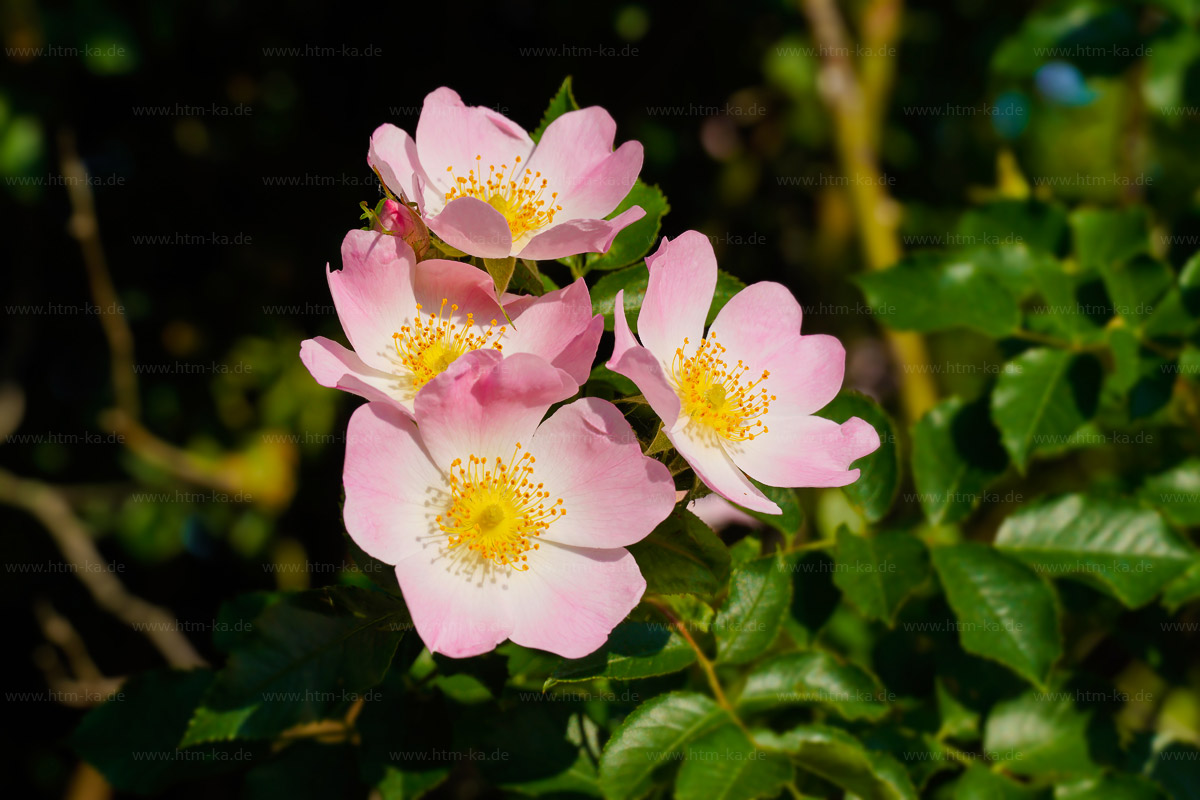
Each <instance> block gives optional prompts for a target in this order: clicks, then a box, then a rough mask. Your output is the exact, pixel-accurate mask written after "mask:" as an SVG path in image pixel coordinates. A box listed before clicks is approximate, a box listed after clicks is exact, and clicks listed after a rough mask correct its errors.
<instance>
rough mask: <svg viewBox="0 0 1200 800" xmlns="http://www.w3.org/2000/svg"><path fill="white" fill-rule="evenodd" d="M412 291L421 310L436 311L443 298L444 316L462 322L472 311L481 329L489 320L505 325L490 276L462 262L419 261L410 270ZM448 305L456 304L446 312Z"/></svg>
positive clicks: (494, 285)
mask: <svg viewBox="0 0 1200 800" xmlns="http://www.w3.org/2000/svg"><path fill="white" fill-rule="evenodd" d="M413 292H414V293H415V294H416V297H417V302H418V303H420V304H421V305H422V309H421V310H422V312H423V313H426V314H431V313H432V314H436V313H437V311H438V309H439V308H440V307H441V304H442V301H443V300H447V301H449V302H448V303H447V306H446V309H445V312H444V313H443V316H444V317H450V316H453V318H454V319H456V320H458V321H461V322H465V321H466V318H467V314H473V315H474V316H475V324H476V325H478V326H480V327H483V328H486V327H487V326H488V325H489V324H490V323H491V321H492V320H493V319H494V320H497V322H498V324H500V325H503V324H505V323H504V322H503V320H504V312H503V310H502V309H501V308H500V304H499V303H497V302H496V284H495V282H494V281H492V276H491V275H488V274H487V273H486V272H484V271H483V270H481V269H478V268H476V267H473V266H471V265H470V264H467V263H464V262H462V261H445V260H442V259H437V258H434V259H428V260H426V261H421V262H419V263H418V264H417V267H416V270H414V272H413ZM451 304H453V305H457V306H458V311H457V312H456V313H453V314H452V312H451V311H450V305H451ZM505 341H507V339H505Z"/></svg>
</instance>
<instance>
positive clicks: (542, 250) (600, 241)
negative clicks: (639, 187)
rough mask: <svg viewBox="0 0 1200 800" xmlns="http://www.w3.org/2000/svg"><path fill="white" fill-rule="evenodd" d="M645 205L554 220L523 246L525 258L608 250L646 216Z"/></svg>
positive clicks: (560, 256) (539, 259)
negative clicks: (597, 215) (606, 216)
mask: <svg viewBox="0 0 1200 800" xmlns="http://www.w3.org/2000/svg"><path fill="white" fill-rule="evenodd" d="M644 216H646V212H645V211H644V210H643V209H642V207H641V206H633V207H632V208H628V209H626V210H624V211H622V212H621V213H620V214H618V215H617V216H616V217H614V218H613V219H576V220H570V221H568V222H563V223H557V222H556V223H554V224H553V225H551V226H550V227H548V228H546V229H545V230H544V231H543V232H542V233H539V234H537V235H535V236H534V237H533V238H532V239H530V240H529V243H528V244H526V245H525V246H524V247H523V248H521V250H520V256H521V258H530V259H533V260H535V261H545V260H547V259H551V258H566V257H567V256H574V255H578V254H580V253H607V252H608V248H610V247H612V243H613V239H616V238H617V234H618V233H620V232H621V231H622V230H624V229H625V228H627V227H629V226H630V225H632V224H633V223H635V222H637V221H638V220H639V219H641V218H642V217H644Z"/></svg>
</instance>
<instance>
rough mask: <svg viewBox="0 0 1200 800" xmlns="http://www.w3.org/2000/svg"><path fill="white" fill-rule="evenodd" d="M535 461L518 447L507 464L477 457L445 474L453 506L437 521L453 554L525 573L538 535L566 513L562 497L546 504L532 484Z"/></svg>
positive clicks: (542, 490) (544, 494) (538, 487)
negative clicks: (459, 550) (461, 550)
mask: <svg viewBox="0 0 1200 800" xmlns="http://www.w3.org/2000/svg"><path fill="white" fill-rule="evenodd" d="M534 461H536V459H535V458H534V457H533V456H532V455H530V454H529V453H527V452H521V444H520V442H518V443H517V447H516V449H515V450H514V451H513V456H512V458H511V459H509V463H506V462H505V461H504V459H502V458H500V457H497V458H496V459H495V461H487V460H485V459H482V458H479V457H478V456H475V455H471V456H468V457H467V462H466V464H464V463H463V460H462V459H461V458H456V459H454V463H452V464H451V465H450V471H449V475H450V496H451V501H452V502H451V504H450V508H449V510H448V511H446V513H445V514H442V515H439V516H438V518H437V524H438V527H439V528H441V529H442V530H443V531H445V532H446V533H447V534H448V535H449V537H450V548H451V549H452V550H453V549H455V548H459V547H462V548H465V550H466V551H469V552H472V553H475V554H476V555H477V556H478V557H480V558H482V559H483V560H484V561H488V562H491V563H493V564H495V565H497V566H501V567H512V568H513V569H515V570H519V571H522V572H524V571H525V570H528V569H529V565H528V563H526V562H527V561H528V560H529V556H527V555H526V553H528V552H529V551H530V550H537V549H538V548H539V544H538V542H537V541H536V539H537V538H538V537H539V536H541V535H542V531H544V530H546V528H547V527H548V526H549V525H550V524H551V523H552V522H554V521H555V520H558V519H561V518H562V517H563V515H564V514H566V513H567V512H566V509H564V508H563V507H562V504H563V501H562V499H561V498H560V499H558V500H556V501H555V502H553V503H551V502H549V498H550V493H549V492H548V491H546V490H545V488H544V484H541V483H534V482H533V463H534Z"/></svg>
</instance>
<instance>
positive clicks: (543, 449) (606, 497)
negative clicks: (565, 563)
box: [529, 397, 675, 547]
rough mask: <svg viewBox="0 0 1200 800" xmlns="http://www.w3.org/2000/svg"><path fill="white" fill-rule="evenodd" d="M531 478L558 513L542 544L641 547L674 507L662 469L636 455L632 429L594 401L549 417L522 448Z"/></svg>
mask: <svg viewBox="0 0 1200 800" xmlns="http://www.w3.org/2000/svg"><path fill="white" fill-rule="evenodd" d="M529 452H530V453H532V454H533V456H534V457H535V458H536V459H537V461H536V462H535V464H534V473H533V474H534V478H535V479H536V481H537V482H539V483H540V482H544V483H545V485H546V491H548V492H549V493H550V498H549V502H551V503H554V502H556V501H558V500H559V499H560V498H561V499H562V501H563V505H562V508H563V509H565V511H566V514H565V515H564V516H562V517H560V518H558V519H555V520H554V522H552V523H551V524H550V526H549V527H548V528H547V529H546V531H545V532H544V533H543V534H542V536H541V539H542V541H551V542H558V543H560V544H567V545H574V546H577V547H621V546H623V545H629V544H633V543H634V542H638V541H641V540H642V539H644V538H645V537H646V536H648V535H650V532H651V531H653V530H654V528H655V526H656V525H658V523H660V522H662V521H663V520H664V519H666V518H667V515H669V514H670V513H671V509H673V508H674V507H675V482H674V481H673V480H672V479H671V473H670V471H668V470H667V468H666V467H665V466H664V465H663V464H662V463H661V462H658V461H655V460H654V459H652V458H647V457H646V456H644V455H642V448H641V444H640V443H639V442H638V439H637V436H636V434H634V432H633V428H631V427H630V426H629V423H628V422H626V421H625V418H624V417H623V416H622V415H621V412H620V410H618V409H617V407H616V406H614V405H613V404H612V403H609V402H607V401H605V400H600V399H598V398H595V397H589V398H584V399H582V400H576V401H575V402H573V403H571V404H569V405H566V406H563V407H562V408H560V409H558V411H556V412H554V414H553V416H551V417H550V418H549V419H548V420H546V421H545V422H543V423H542V425H541V427H539V428H538V429H537V433H535V434H534V436H533V440H532V441H531V442H530V443H529Z"/></svg>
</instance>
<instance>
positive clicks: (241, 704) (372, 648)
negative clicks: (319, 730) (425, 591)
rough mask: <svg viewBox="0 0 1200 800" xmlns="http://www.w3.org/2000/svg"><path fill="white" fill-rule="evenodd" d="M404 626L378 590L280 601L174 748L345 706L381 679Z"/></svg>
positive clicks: (273, 728) (254, 734) (335, 590)
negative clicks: (179, 744)
mask: <svg viewBox="0 0 1200 800" xmlns="http://www.w3.org/2000/svg"><path fill="white" fill-rule="evenodd" d="M411 626H412V623H411V622H410V621H409V617H408V611H407V609H406V608H405V607H404V605H403V603H401V602H400V601H399V599H397V598H395V597H392V596H390V595H387V594H384V593H382V592H372V591H366V590H363V589H358V588H356V587H352V586H333V587H327V588H325V589H317V590H314V591H310V592H303V593H301V594H296V595H291V596H289V597H287V598H286V599H284V600H281V601H280V602H278V603H276V604H275V605H273V606H271V607H269V608H268V609H267V610H266V611H265V612H264V613H263V614H262V615H261V616H260V617H259V618H258V619H257V620H256V621H255V623H254V636H253V637H252V638H249V639H247V640H246V641H245V642H243V643H242V644H241V645H240V646H239V647H238V648H237V649H235V650H234V651H233V654H232V655H231V656H230V657H229V661H228V663H227V664H226V665H225V668H224V669H222V670H221V671H220V672H219V673H217V677H216V679H215V680H214V681H213V683H212V686H211V687H210V688H209V689H208V691H207V692H206V693H205V695H204V700H203V702H202V703H201V704H200V706H199V707H198V708H197V709H196V713H195V714H194V715H193V717H192V721H191V723H190V724H189V725H188V728H187V733H186V734H185V735H184V737H183V742H182V745H181V746H183V747H188V746H190V745H194V744H199V743H201V742H210V741H218V740H228V739H265V738H270V737H273V736H275V735H277V734H279V733H280V732H282V731H284V730H286V729H287V728H289V727H292V726H293V725H297V724H300V723H304V722H314V721H317V720H320V719H324V718H326V717H327V716H329V715H330V714H332V713H334V712H335V710H336V709H344V708H346V707H348V706H349V704H350V703H352V702H353V701H354V700H356V699H358V697H359V696H360V695H361V693H362V692H365V691H366V690H367V689H369V688H371V687H372V686H374V685H375V684H377V683H378V682H379V681H381V680H382V679H383V676H384V674H385V673H386V672H387V669H388V666H389V665H390V664H391V660H392V655H393V654H394V653H395V652H396V646H397V644H399V642H400V639H401V637H402V636H403V635H404V632H405V631H406V630H407V629H409V628H410V627H411Z"/></svg>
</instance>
